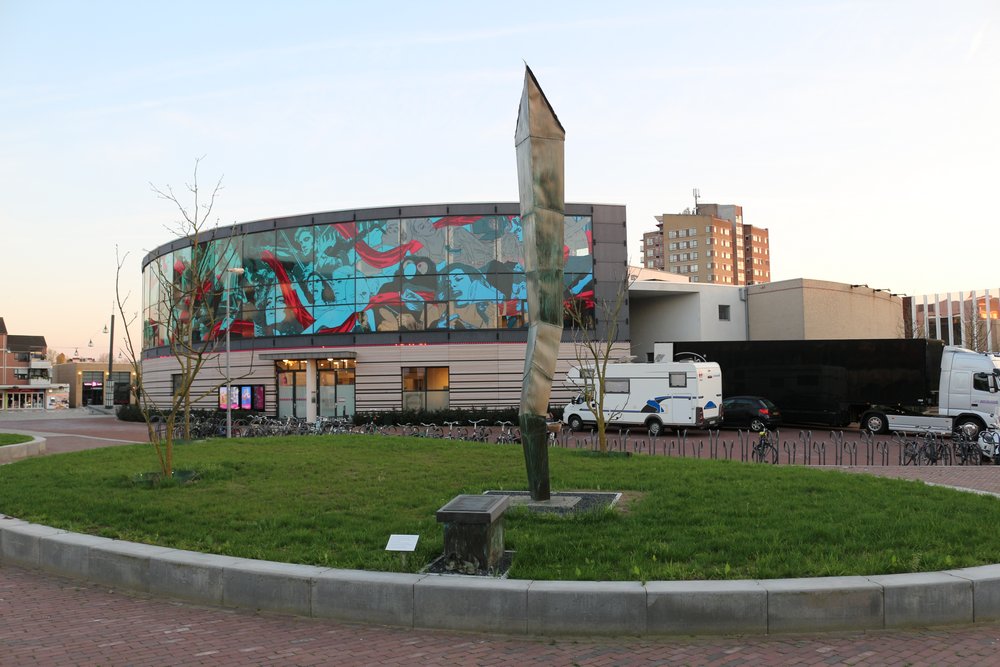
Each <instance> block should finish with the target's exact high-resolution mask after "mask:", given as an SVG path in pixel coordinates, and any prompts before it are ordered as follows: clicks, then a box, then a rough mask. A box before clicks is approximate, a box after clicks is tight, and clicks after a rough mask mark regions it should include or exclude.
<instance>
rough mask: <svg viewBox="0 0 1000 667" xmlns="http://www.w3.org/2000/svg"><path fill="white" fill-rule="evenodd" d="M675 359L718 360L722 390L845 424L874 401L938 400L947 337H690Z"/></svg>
mask: <svg viewBox="0 0 1000 667" xmlns="http://www.w3.org/2000/svg"><path fill="white" fill-rule="evenodd" d="M673 350H674V358H675V359H678V360H680V359H685V358H688V357H690V356H692V355H697V356H700V357H703V358H704V359H706V360H707V361H715V362H718V364H719V366H720V367H721V368H722V395H723V397H725V396H737V395H742V394H748V395H753V396H763V397H765V398H769V399H771V400H772V401H774V402H775V403H776V404H777V405H778V407H779V408H780V409H781V411H782V412H783V413H784V417H785V421H786V422H788V423H805V424H824V425H829V426H846V425H848V424H850V423H851V422H857V421H858V420H859V419H860V418H861V415H862V414H863V413H864V412H865V411H866V410H869V409H871V408H872V407H874V406H884V407H886V408H902V409H909V410H921V409H924V408H926V407H928V406H933V405H937V394H938V380H939V378H940V375H941V354H942V351H943V350H944V343H942V342H941V341H937V340H926V339H846V340H767V341H699V342H695V341H690V342H675V343H673Z"/></svg>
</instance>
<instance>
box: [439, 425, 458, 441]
mask: <svg viewBox="0 0 1000 667" xmlns="http://www.w3.org/2000/svg"><path fill="white" fill-rule="evenodd" d="M459 424H461V422H445V423H444V425H445V426H447V427H448V430H447V431H445V432H444V436H443V437H444V438H446V439H448V440H459V439H461V436H462V434H463V432H462V430H461V429H456V428H455V427H456V426H458V425H459Z"/></svg>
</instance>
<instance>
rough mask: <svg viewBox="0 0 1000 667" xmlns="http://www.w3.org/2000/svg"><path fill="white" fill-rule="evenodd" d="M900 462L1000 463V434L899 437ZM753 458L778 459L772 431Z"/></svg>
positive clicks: (761, 440)
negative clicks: (948, 437)
mask: <svg viewBox="0 0 1000 667" xmlns="http://www.w3.org/2000/svg"><path fill="white" fill-rule="evenodd" d="M899 445H900V449H899V457H900V464H901V465H904V466H908V465H918V466H925V465H982V464H990V463H992V464H993V465H1000V433H998V432H997V431H992V430H986V431H982V432H979V433H972V432H969V431H966V430H961V429H960V430H957V431H955V432H954V433H952V434H951V438H950V439H947V438H942V437H940V436H938V435H936V434H934V433H926V434H924V435H922V436H918V437H911V436H908V435H906V434H901V435H900V436H899ZM750 458H751V460H753V461H754V462H756V463H777V462H778V440H777V437H776V436H775V435H774V434H773V433H772V432H771V431H769V430H767V429H764V430H762V431H760V434H759V437H758V438H757V439H756V440H755V441H754V442H753V444H752V447H751V450H750Z"/></svg>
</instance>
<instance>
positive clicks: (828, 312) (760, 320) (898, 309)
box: [629, 278, 904, 360]
mask: <svg viewBox="0 0 1000 667" xmlns="http://www.w3.org/2000/svg"><path fill="white" fill-rule="evenodd" d="M629 303H630V304H631V307H630V309H629V325H630V327H629V330H630V333H631V337H632V338H631V344H632V355H633V356H635V357H637V358H638V359H640V360H651V359H652V358H653V349H654V344H655V343H669V342H674V341H692V340H704V341H742V340H810V339H831V338H837V339H843V338H902V337H903V335H904V317H903V316H904V312H903V300H902V299H901V298H900V296H899V295H896V294H890V293H889V292H887V291H886V290H878V289H871V288H869V287H867V286H865V285H847V284H844V283H835V282H828V281H823V280H809V279H804V278H797V279H794V280H784V281H779V282H772V283H766V284H762V285H749V286H746V287H736V286H729V285H707V284H702V283H670V282H666V281H657V280H643V279H641V278H640V279H639V280H637V281H635V282H634V283H633V284H632V286H631V288H630V293H629Z"/></svg>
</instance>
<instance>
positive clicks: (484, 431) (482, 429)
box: [466, 419, 490, 442]
mask: <svg viewBox="0 0 1000 667" xmlns="http://www.w3.org/2000/svg"><path fill="white" fill-rule="evenodd" d="M484 421H486V420H485V419H470V420H469V423H470V424H472V428H471V429H470V430H469V432H468V434H467V437H466V440H475V441H477V442H489V440H490V429H489V428H487V427H486V426H480V424H482V423H483V422H484Z"/></svg>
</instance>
